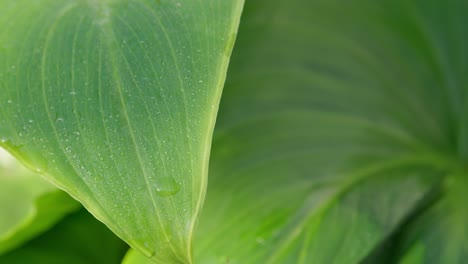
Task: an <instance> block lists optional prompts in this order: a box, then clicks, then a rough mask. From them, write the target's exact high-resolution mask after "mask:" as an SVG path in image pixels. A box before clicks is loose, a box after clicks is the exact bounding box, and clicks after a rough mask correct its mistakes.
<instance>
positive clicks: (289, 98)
mask: <svg viewBox="0 0 468 264" xmlns="http://www.w3.org/2000/svg"><path fill="white" fill-rule="evenodd" d="M440 10H444V12H441V11H440ZM466 11H468V8H467V5H466V3H462V1H404V0H401V1H399V0H397V1H395V0H391V1H390V0H389V1H371V0H362V1H333V0H323V1H321V0H319V1H308V0H295V1H267V0H258V1H250V2H247V3H246V7H245V10H244V14H243V20H242V23H241V26H240V29H239V32H240V34H239V38H238V41H237V43H236V48H235V52H234V54H233V58H232V60H231V66H230V71H229V74H228V80H227V83H226V87H225V91H224V92H223V100H222V104H221V107H220V113H219V116H218V123H217V126H216V128H217V129H216V131H215V138H214V140H213V149H212V156H211V157H212V160H211V161H210V181H209V187H208V192H207V198H206V201H205V207H204V209H203V213H202V216H201V219H200V226H199V228H198V229H197V231H196V236H195V237H196V238H195V242H194V244H195V259H196V260H197V263H203V264H209V263H230V264H233V263H242V264H246V263H339V264H345V263H360V262H361V261H363V260H365V259H367V257H368V256H370V255H372V254H373V253H374V251H375V250H377V249H379V248H380V246H381V245H382V243H384V242H385V241H386V240H387V239H388V238H389V237H390V236H392V235H393V234H394V232H396V231H397V230H399V229H400V228H401V226H402V225H404V223H406V221H407V218H408V217H410V216H412V215H413V213H414V212H415V210H419V208H420V206H421V204H423V203H424V201H425V199H426V198H427V197H428V196H431V195H433V194H432V190H434V188H435V187H434V186H435V185H437V184H439V183H440V182H442V181H446V180H447V181H448V180H450V179H453V174H452V172H453V171H460V168H466V167H464V164H465V161H466V157H467V153H466V150H467V149H468V148H467V146H468V145H467V142H468V141H466V138H467V135H468V134H467V133H466V127H467V124H468V123H467V119H466V110H467V108H466V107H467V105H468V103H467V98H468V97H467V92H466V76H468V75H467V74H466V69H467V67H466V65H467V64H466V61H468V58H467V57H466V54H467V53H466V50H465V49H466V45H465V44H466V36H468V32H467V31H466V30H467V28H466V27H465V26H464V25H465V24H466V23H465V20H466V19H465V17H466V15H464V14H465V13H466ZM461 171H463V177H465V178H466V176H467V175H466V169H463V170H461ZM456 185H457V186H459V188H460V191H456V190H455V189H452V188H451V187H450V188H448V190H447V192H450V193H451V195H452V193H453V192H456V193H457V194H456V195H455V194H454V199H452V200H453V201H454V202H453V203H451V206H452V210H453V212H458V213H457V214H460V215H463V216H464V217H457V218H456V219H458V220H457V221H450V223H451V225H445V224H442V222H440V223H438V225H439V228H437V225H434V227H435V228H436V229H435V230H436V231H437V234H438V233H439V232H440V233H442V234H444V232H448V233H447V235H446V236H442V235H435V234H433V235H432V236H433V239H432V241H433V243H435V242H434V241H436V240H437V239H438V238H442V240H440V241H438V243H436V244H434V246H431V247H428V248H427V247H426V245H425V246H424V247H425V248H423V249H424V251H425V252H432V254H438V253H434V252H439V251H436V248H437V247H438V246H441V245H440V244H445V245H447V251H444V252H443V253H444V255H450V256H452V257H451V258H446V257H443V256H441V258H439V259H437V258H433V260H434V261H435V262H437V263H460V262H452V260H454V256H456V255H457V254H460V253H463V252H466V251H463V250H465V249H466V242H467V240H466V235H465V234H466V232H465V230H466V220H467V218H465V216H466V214H465V213H462V212H465V211H466V209H462V208H460V207H463V206H465V205H464V202H463V201H465V200H466V199H467V197H466V193H467V192H466V190H467V185H465V184H456ZM455 197H456V198H455ZM445 208H447V207H445ZM443 213H446V214H450V211H449V210H445V209H444V210H441V212H440V213H439V216H440V215H442V214H443ZM426 219H434V217H432V218H426ZM436 221H438V220H436ZM448 226H452V227H448ZM431 227H432V225H429V227H428V229H430V228H431ZM450 229H453V231H449V230H450ZM455 231H456V232H455ZM454 233H457V234H459V236H455V237H453V234H454ZM462 241H464V242H465V243H464V247H463V248H462V247H460V246H462V245H463V244H462V243H461V242H462ZM424 243H425V244H427V242H424ZM453 244H457V246H456V247H454V246H453ZM418 248H419V246H418ZM418 250H419V249H418ZM418 250H417V251H418ZM418 252H419V251H418ZM418 254H419V253H418ZM426 254H427V255H428V256H430V255H429V253H426ZM463 254H464V253H463ZM424 260H426V261H427V258H424ZM377 263H379V262H377ZM393 263H395V262H393ZM421 263H425V261H423V262H421Z"/></svg>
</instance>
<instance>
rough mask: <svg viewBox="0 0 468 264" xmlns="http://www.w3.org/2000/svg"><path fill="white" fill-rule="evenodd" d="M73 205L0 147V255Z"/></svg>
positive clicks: (65, 195)
mask: <svg viewBox="0 0 468 264" xmlns="http://www.w3.org/2000/svg"><path fill="white" fill-rule="evenodd" d="M77 208H79V203H78V202H76V201H75V200H73V199H72V198H70V196H68V195H67V194H65V193H64V192H62V191H60V190H58V189H57V188H55V187H54V186H53V185H51V184H50V183H48V182H47V181H45V180H44V179H42V178H40V177H39V176H38V175H35V173H32V172H30V171H28V170H26V169H25V168H24V167H23V166H22V165H21V164H19V163H18V162H17V161H16V160H15V159H14V158H13V157H12V156H11V155H9V154H8V153H7V152H6V151H5V150H3V149H1V148H0V255H1V254H3V253H5V252H6V251H9V250H11V249H13V248H15V247H17V246H18V245H20V244H21V243H23V242H25V241H26V240H28V239H31V238H33V237H34V236H36V235H38V234H39V233H41V232H44V231H45V230H47V229H48V228H50V227H51V226H52V225H54V224H55V223H56V222H58V221H59V220H60V219H61V218H62V217H63V216H64V215H66V214H67V213H69V212H71V211H73V210H76V209H77Z"/></svg>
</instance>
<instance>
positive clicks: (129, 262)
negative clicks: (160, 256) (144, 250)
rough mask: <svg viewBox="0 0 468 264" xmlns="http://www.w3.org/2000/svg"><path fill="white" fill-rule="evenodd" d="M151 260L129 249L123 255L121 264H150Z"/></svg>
mask: <svg viewBox="0 0 468 264" xmlns="http://www.w3.org/2000/svg"><path fill="white" fill-rule="evenodd" d="M151 263H152V262H151V259H149V258H147V257H146V256H145V255H143V254H141V253H140V252H138V251H136V250H134V249H130V250H129V251H128V252H127V254H126V255H125V257H124V259H123V261H122V264H151Z"/></svg>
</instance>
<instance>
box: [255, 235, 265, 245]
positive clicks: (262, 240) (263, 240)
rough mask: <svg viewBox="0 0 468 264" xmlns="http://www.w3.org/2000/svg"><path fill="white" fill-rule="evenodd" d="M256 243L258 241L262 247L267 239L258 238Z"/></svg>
mask: <svg viewBox="0 0 468 264" xmlns="http://www.w3.org/2000/svg"><path fill="white" fill-rule="evenodd" d="M255 241H257V244H260V245H263V244H265V239H263V237H257V239H256V240H255Z"/></svg>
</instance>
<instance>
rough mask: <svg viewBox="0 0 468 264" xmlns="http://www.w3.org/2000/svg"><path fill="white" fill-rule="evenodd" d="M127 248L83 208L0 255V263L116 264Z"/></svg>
mask: <svg viewBox="0 0 468 264" xmlns="http://www.w3.org/2000/svg"><path fill="white" fill-rule="evenodd" d="M127 249H128V246H127V245H126V244H125V243H124V242H123V241H122V240H121V239H120V238H118V237H117V236H115V235H114V234H113V233H112V232H111V231H110V230H109V229H108V228H107V227H106V226H105V225H103V224H102V223H100V222H99V221H97V220H96V219H95V218H94V217H93V216H92V215H91V214H89V213H88V212H87V211H86V210H84V209H83V210H80V211H79V212H77V213H74V214H72V215H70V216H68V217H66V218H65V219H63V221H61V222H60V223H59V224H58V225H57V226H55V227H54V228H53V229H51V230H49V231H48V232H46V233H44V234H43V235H41V236H39V237H37V238H35V239H34V240H32V241H30V242H28V243H27V244H26V245H24V246H23V247H21V248H18V249H16V250H13V251H11V252H9V253H8V254H5V255H3V256H0V263H8V264H26V263H47V264H64V263H68V264H89V263H109V264H112V263H119V262H120V261H121V260H122V257H123V254H124V253H125V251H126V250H127ZM148 260H149V259H148ZM149 261H150V260H149ZM150 263H152V262H151V261H150Z"/></svg>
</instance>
